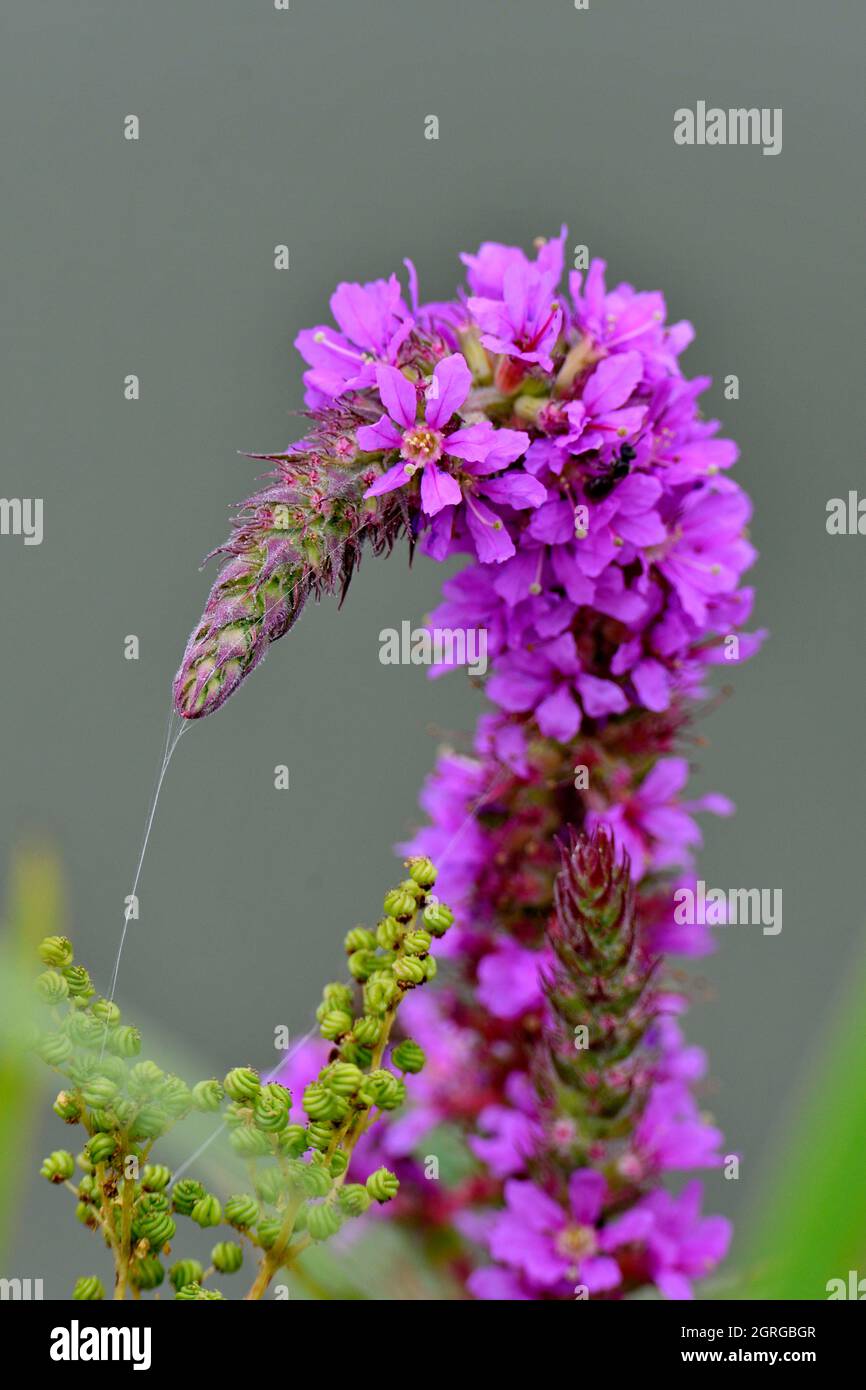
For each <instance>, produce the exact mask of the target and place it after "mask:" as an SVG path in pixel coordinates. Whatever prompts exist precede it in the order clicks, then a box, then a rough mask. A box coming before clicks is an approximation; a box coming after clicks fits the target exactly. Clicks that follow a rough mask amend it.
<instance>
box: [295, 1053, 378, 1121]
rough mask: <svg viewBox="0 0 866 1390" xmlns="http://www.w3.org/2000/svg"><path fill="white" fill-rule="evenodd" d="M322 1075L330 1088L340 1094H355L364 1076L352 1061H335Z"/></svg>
mask: <svg viewBox="0 0 866 1390" xmlns="http://www.w3.org/2000/svg"><path fill="white" fill-rule="evenodd" d="M322 1075H323V1078H324V1084H325V1086H327V1088H328V1090H329V1091H335V1092H336V1093H337V1095H338V1096H353V1095H354V1094H355V1092H356V1091H357V1089H358V1087H359V1086H360V1084H361V1082H362V1080H363V1077H364V1073H363V1072H362V1071H361V1068H360V1067H356V1066H354V1065H353V1063H351V1062H333V1063H332V1064H331V1066H329V1067H328V1068H327V1069H326V1071H325V1072H323V1073H322ZM307 1113H308V1114H309V1111H308V1112H307Z"/></svg>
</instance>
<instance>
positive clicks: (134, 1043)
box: [108, 1023, 141, 1057]
mask: <svg viewBox="0 0 866 1390" xmlns="http://www.w3.org/2000/svg"><path fill="white" fill-rule="evenodd" d="M108 1046H109V1047H110V1048H111V1050H112V1052H114V1053H116V1054H117V1056H118V1057H137V1056H138V1054H139V1052H140V1051H141V1034H140V1033H139V1031H138V1029H137V1028H133V1027H132V1025H131V1024H129V1023H125V1024H123V1025H122V1026H121V1027H120V1028H115V1029H114V1030H113V1031H112V1032H111V1033H110V1034H109V1036H108Z"/></svg>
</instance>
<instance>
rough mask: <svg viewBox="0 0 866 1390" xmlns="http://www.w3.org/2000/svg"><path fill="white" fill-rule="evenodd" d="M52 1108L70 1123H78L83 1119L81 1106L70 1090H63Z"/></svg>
mask: <svg viewBox="0 0 866 1390" xmlns="http://www.w3.org/2000/svg"><path fill="white" fill-rule="evenodd" d="M51 1108H52V1109H53V1111H54V1113H55V1115H59V1117H60V1119H61V1120H63V1121H64V1122H65V1123H66V1124H68V1125H75V1124H78V1121H79V1120H80V1119H81V1106H80V1105H79V1104H78V1101H77V1100H76V1099H75V1097H74V1096H71V1095H70V1094H69V1092H68V1091H61V1092H60V1093H59V1095H58V1097H57V1099H56V1100H55V1102H54V1105H53V1106H52V1107H51Z"/></svg>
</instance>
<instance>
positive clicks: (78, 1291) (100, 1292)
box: [72, 1274, 105, 1303]
mask: <svg viewBox="0 0 866 1390" xmlns="http://www.w3.org/2000/svg"><path fill="white" fill-rule="evenodd" d="M72 1297H73V1298H74V1299H75V1300H76V1302H78V1303H83V1302H90V1303H95V1302H97V1301H98V1300H99V1299H100V1298H104V1297H105V1289H104V1288H103V1287H102V1284H101V1283H100V1281H99V1280H98V1279H97V1278H96V1276H95V1275H93V1274H91V1275H88V1276H86V1277H85V1278H83V1279H79V1280H77V1282H76V1285H75V1288H74V1289H73V1290H72Z"/></svg>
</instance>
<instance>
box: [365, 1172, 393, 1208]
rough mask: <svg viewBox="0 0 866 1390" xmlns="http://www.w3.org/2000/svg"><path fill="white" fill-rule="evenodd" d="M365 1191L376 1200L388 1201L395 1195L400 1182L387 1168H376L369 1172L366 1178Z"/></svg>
mask: <svg viewBox="0 0 866 1390" xmlns="http://www.w3.org/2000/svg"><path fill="white" fill-rule="evenodd" d="M366 1186H367V1191H368V1192H369V1194H370V1196H371V1197H372V1198H373V1200H374V1201H376V1202H389V1201H390V1200H391V1198H392V1197H396V1196H397V1193H398V1192H399V1190H400V1183H399V1182H398V1180H397V1176H396V1174H395V1173H392V1172H391V1171H390V1170H389V1169H388V1168H377V1169H376V1171H375V1173H371V1174H370V1176H369V1177H368V1179H367V1184H366Z"/></svg>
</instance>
